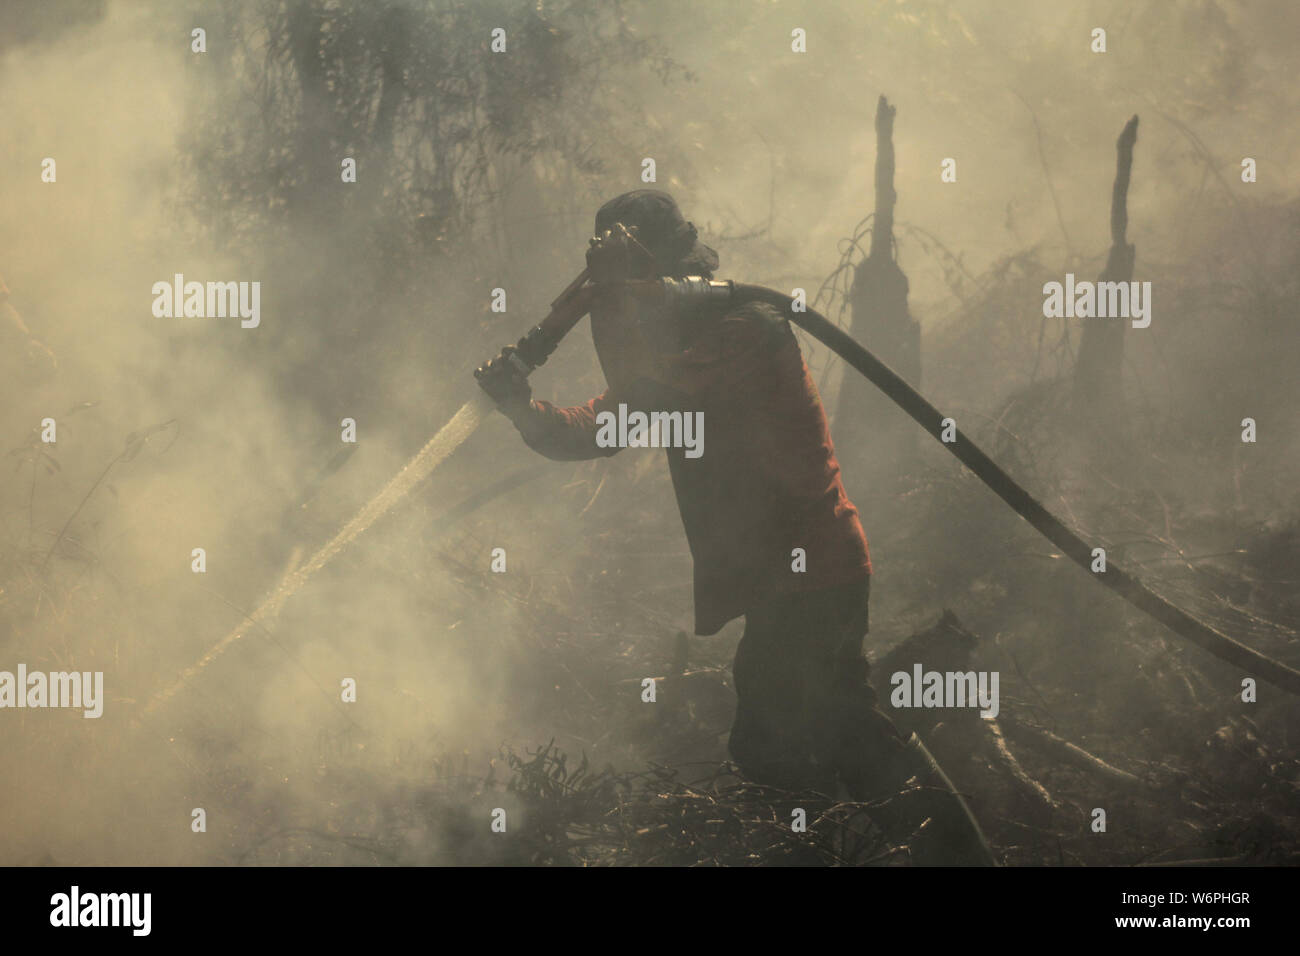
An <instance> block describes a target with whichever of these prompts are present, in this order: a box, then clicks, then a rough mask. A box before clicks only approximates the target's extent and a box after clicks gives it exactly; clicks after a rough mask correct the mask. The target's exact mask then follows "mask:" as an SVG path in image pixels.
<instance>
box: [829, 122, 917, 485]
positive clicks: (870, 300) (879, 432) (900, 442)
mask: <svg viewBox="0 0 1300 956" xmlns="http://www.w3.org/2000/svg"><path fill="white" fill-rule="evenodd" d="M894 113H895V107H893V106H890V105H889V102H888V101H887V100H886V99H885V98H884V97H883V96H882V97H880V101H879V102H878V103H877V105H876V212H875V219H874V221H873V223H872V229H871V251H870V254H869V255H868V256H867V258H866V259H864V260H863V261H862V262H860V263H859V264H858V266H857V268H856V269H855V270H854V275H853V290H852V292H851V293H850V296H849V302H850V305H851V308H852V315H853V318H852V325H851V333H852V335H853V337H854V338H855V339H857V340H858V341H859V342H862V343H863V344H864V345H866V347H867V348H868V349H870V350H871V351H872V352H873V353H875V355H876V356H878V357H879V358H880V359H881V360H882V361H883V362H884V363H885V364H886V365H888V366H890V367H891V368H892V369H893V370H894V371H896V372H897V373H898V374H899V375H901V376H902V377H903V378H905V379H907V381H908V382H909V383H911V384H912V385H913V386H916V387H918V388H919V387H920V385H921V327H920V325H919V324H917V323H916V322H915V321H914V320H913V319H912V317H911V315H910V314H909V313H908V309H907V293H908V283H907V276H906V275H904V274H903V270H902V269H900V268H899V267H898V263H897V262H896V261H895V259H894V203H895V201H896V200H897V198H898V195H897V193H895V192H894V140H893V136H894ZM835 430H836V444H837V447H839V448H841V449H842V451H841V457H848V458H849V459H850V461H853V462H855V464H856V465H857V467H861V468H865V470H866V471H867V472H868V474H869V475H871V476H873V477H874V478H876V479H878V478H880V477H883V476H886V475H891V474H898V472H899V471H900V466H901V468H906V466H907V463H908V461H909V459H910V458H911V455H912V453H914V452H915V450H916V446H917V437H916V428H915V426H914V425H913V424H912V422H911V421H909V420H908V418H907V416H906V415H905V414H903V413H902V412H901V411H899V409H898V408H897V407H896V406H895V405H894V404H893V403H892V402H891V401H890V400H889V399H888V398H886V397H885V396H884V395H882V394H880V392H879V391H878V390H877V389H876V388H874V387H873V386H872V385H871V384H870V383H869V382H867V381H865V380H863V379H862V378H861V377H860V376H857V375H854V374H852V372H846V373H845V376H844V384H843V385H842V386H841V389H840V399H839V409H838V414H836V416H835ZM856 471H857V468H854V469H852V470H851V471H850V476H852V474H853V473H854V472H856Z"/></svg>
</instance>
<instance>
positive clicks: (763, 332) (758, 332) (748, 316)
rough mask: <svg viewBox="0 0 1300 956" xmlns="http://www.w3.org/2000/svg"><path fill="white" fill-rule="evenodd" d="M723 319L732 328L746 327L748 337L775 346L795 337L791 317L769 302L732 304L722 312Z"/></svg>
mask: <svg viewBox="0 0 1300 956" xmlns="http://www.w3.org/2000/svg"><path fill="white" fill-rule="evenodd" d="M721 321H722V323H723V324H724V325H727V326H730V327H732V328H736V329H744V330H745V332H746V333H747V337H753V338H756V339H759V340H761V341H763V342H765V343H769V344H771V345H774V346H775V345H780V344H782V343H784V342H785V341H786V340H787V339H790V338H793V332H792V331H791V330H790V321H789V319H788V318H787V317H786V316H785V315H783V314H782V313H781V311H780V310H779V309H777V308H776V307H775V306H773V305H770V304H769V303H767V302H742V303H739V304H737V305H734V306H731V307H729V308H728V309H727V310H726V311H725V312H724V313H722V316H721Z"/></svg>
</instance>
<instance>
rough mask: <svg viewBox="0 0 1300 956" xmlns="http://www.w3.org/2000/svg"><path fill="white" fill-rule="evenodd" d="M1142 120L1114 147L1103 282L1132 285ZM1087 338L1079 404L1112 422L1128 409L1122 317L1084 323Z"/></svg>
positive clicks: (1078, 370) (1077, 383)
mask: <svg viewBox="0 0 1300 956" xmlns="http://www.w3.org/2000/svg"><path fill="white" fill-rule="evenodd" d="M1137 127H1138V118H1137V117H1136V116H1134V117H1133V118H1132V119H1131V120H1129V121H1128V123H1127V124H1126V125H1125V126H1124V131H1123V132H1122V133H1120V134H1119V140H1118V141H1117V142H1116V144H1115V148H1116V152H1117V154H1118V155H1117V158H1116V163H1115V186H1114V189H1113V190H1112V191H1111V199H1110V242H1111V245H1110V255H1109V256H1108V257H1107V259H1106V268H1105V269H1104V270H1102V274H1101V278H1100V279H1099V280H1098V284H1099V285H1100V283H1102V282H1130V281H1132V279H1133V261H1134V256H1135V255H1136V252H1137V250H1136V248H1135V247H1134V246H1132V245H1130V244H1129V242H1128V240H1127V232H1128V185H1129V176H1130V174H1131V173H1132V170H1133V145H1134V144H1135V143H1136V142H1137ZM1082 321H1083V337H1082V340H1081V341H1080V343H1079V358H1078V361H1077V362H1076V363H1075V367H1074V387H1075V401H1076V405H1077V406H1078V407H1079V408H1080V409H1088V410H1090V412H1091V415H1090V416H1089V417H1093V418H1095V419H1096V420H1099V421H1105V422H1110V421H1112V420H1113V419H1114V417H1115V415H1116V414H1117V413H1118V412H1120V411H1122V409H1123V404H1124V403H1123V391H1122V381H1121V371H1122V365H1123V360H1124V327H1125V326H1126V325H1127V324H1128V323H1127V321H1125V320H1123V319H1122V318H1114V317H1108V318H1103V317H1094V318H1088V319H1083V320H1082Z"/></svg>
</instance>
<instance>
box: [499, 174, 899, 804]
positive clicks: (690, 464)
mask: <svg viewBox="0 0 1300 956" xmlns="http://www.w3.org/2000/svg"><path fill="white" fill-rule="evenodd" d="M624 230H625V231H626V235H628V236H630V237H632V238H633V239H634V240H635V241H634V242H633V243H631V244H630V248H631V249H632V250H634V251H636V252H639V253H641V255H640V257H639V259H636V258H634V257H633V256H632V254H631V253H630V252H629V244H622V245H618V244H616V243H615V242H614V240H615V238H616V237H617V236H618V235H619V234H620V233H622V232H623V231H624ZM595 232H596V237H595V238H594V239H593V240H592V247H591V249H590V250H589V252H588V272H589V273H590V275H591V278H592V279H593V280H594V281H595V286H596V288H597V289H598V290H600V289H601V284H602V282H603V281H607V282H609V283H610V285H608V286H607V287H606V289H605V293H606V294H601V293H600V292H598V293H597V295H596V296H595V298H594V302H593V305H592V309H591V332H592V338H593V340H594V343H595V346H596V353H597V355H598V357H599V359H600V363H601V367H602V370H603V371H604V374H605V379H606V382H607V384H608V388H607V389H606V390H605V391H604V392H603V393H602V394H601V395H599V396H597V397H596V398H593V399H591V400H590V401H588V402H587V403H586V404H584V405H579V406H575V407H572V408H557V407H555V406H554V405H552V404H551V403H550V402H546V401H535V400H532V398H531V390H530V388H529V385H528V380H527V378H526V375H525V371H524V370H523V369H521V368H520V367H519V365H518V363H516V362H514V361H512V353H513V349H511V348H507V349H506V350H504V351H503V354H502V356H501V357H499V358H497V359H494V360H493V361H491V362H489V363H487V364H486V365H484V366H483V367H481V368H480V369H479V370H478V371H477V373H476V374H477V375H478V377H479V382H480V384H481V385H482V386H483V388H484V389H485V390H486V391H487V392H488V393H489V394H490V395H492V396H493V398H494V399H495V400H496V401H497V403H498V408H499V410H500V411H501V412H503V413H504V414H505V415H506V416H507V417H508V418H509V419H510V420H511V421H512V422H513V423H514V425H515V427H516V428H517V429H518V430H519V432H520V434H521V436H522V437H523V440H524V441H525V442H526V443H527V444H528V445H529V447H531V448H533V449H534V450H535V451H537V452H539V453H540V454H542V455H545V456H546V457H548V458H552V459H556V460H578V459H587V458H597V457H601V456H606V455H613V454H616V453H617V452H619V451H620V450H621V448H623V447H657V446H658V445H660V444H662V446H663V447H665V448H666V449H667V451H666V454H667V458H668V468H669V472H670V473H671V476H672V481H673V487H674V489H675V491H676V495H677V503H678V507H679V510H680V512H681V518H682V524H683V526H684V528H685V531H686V537H687V541H688V542H689V544H690V549H691V554H692V556H693V558H694V565H695V571H694V576H695V581H694V584H695V632H696V633H697V634H700V635H711V634H716V633H717V632H718V631H719V630H720V629H721V628H722V626H723V625H724V624H726V623H727V622H728V621H731V620H733V619H734V618H736V617H740V616H742V615H743V616H744V618H745V631H744V636H743V637H742V638H741V641H740V645H739V647H738V648H737V651H736V660H735V665H734V674H735V688H736V694H737V707H736V717H735V723H734V725H733V727H732V731H731V738H730V750H731V753H732V756H733V757H734V758H735V760H736V762H737V763H738V764H739V765H740V767H741V768H742V770H743V771H744V772H745V774H746V775H747V776H750V777H751V778H752V779H754V780H756V781H759V782H763V783H770V784H773V785H778V786H784V787H792V788H794V787H823V788H824V787H831V786H833V785H834V783H835V781H836V779H837V778H838V779H839V780H840V781H842V782H843V783H844V784H845V785H847V786H848V788H849V790H850V792H851V793H853V794H854V795H855V796H865V795H867V794H868V793H871V792H873V791H876V790H878V789H879V787H880V786H881V785H882V784H893V783H894V782H895V780H893V779H888V778H890V777H893V776H895V765H896V764H898V763H899V760H900V755H901V753H902V751H903V750H904V745H903V742H902V740H901V738H900V737H899V735H898V733H897V731H896V730H895V729H894V727H893V724H892V723H891V722H890V720H889V719H888V718H887V717H886V716H885V715H884V714H883V713H882V712H881V711H880V710H879V709H877V706H876V696H875V692H874V691H873V690H872V688H871V686H870V684H868V682H867V664H866V661H865V659H864V658H863V656H862V641H863V636H864V635H865V633H866V631H867V602H868V594H869V590H870V582H871V562H870V558H869V556H868V550H867V539H866V536H865V535H864V534H863V530H862V525H861V523H860V521H859V517H858V511H857V509H856V508H855V507H854V506H853V504H852V502H850V501H849V499H848V497H847V495H846V494H845V491H844V486H843V484H842V482H841V480H840V469H839V464H838V463H837V461H836V458H835V450H834V446H833V444H832V441H831V436H830V430H829V428H828V426H827V421H826V413H825V411H824V409H823V407H822V402H821V398H820V396H819V395H818V393H817V388H816V386H815V384H814V383H813V381H812V378H811V376H810V375H809V372H808V367H807V365H806V363H805V362H804V360H803V357H802V354H801V352H800V349H799V344H798V342H797V340H796V339H795V337H794V333H793V332H792V330H791V328H790V325H789V323H788V321H786V319H785V318H783V317H782V316H781V314H780V313H779V312H778V311H777V310H776V309H775V308H773V307H772V306H770V305H767V304H764V303H746V304H741V305H736V306H725V305H724V306H723V307H722V308H709V307H708V306H707V305H696V306H694V307H689V308H685V309H672V308H670V307H666V306H665V305H664V304H662V303H654V304H647V303H645V302H643V301H639V300H637V299H634V298H632V297H630V296H627V295H622V294H620V293H619V291H618V288H617V287H618V282H619V281H620V280H631V281H633V282H635V281H637V280H653V279H658V278H663V277H670V278H683V277H688V276H692V277H700V278H703V279H708V278H711V277H712V275H713V273H714V271H715V270H716V269H717V268H718V256H717V254H716V253H715V252H714V251H713V250H712V249H710V248H709V247H708V246H706V245H705V244H704V243H702V242H700V240H699V239H698V237H697V234H696V230H695V227H694V226H693V225H692V224H691V223H689V222H687V221H686V220H685V218H684V217H683V216H682V213H681V212H680V211H679V209H678V207H677V204H676V203H675V202H674V201H673V199H672V197H670V196H668V195H667V194H665V193H662V192H658V191H655V190H638V191H636V192H631V193H627V194H625V195H622V196H619V197H618V198H616V199H613V200H611V201H610V202H608V203H606V204H605V205H604V206H603V207H602V208H601V209H600V211H599V212H598V213H597V215H596V228H595ZM629 409H632V410H634V411H632V412H629V411H628V410H629ZM636 414H640V415H641V416H642V418H643V419H644V421H645V428H644V429H638V428H637V427H636V425H637V424H639V423H634V424H632V425H630V426H627V427H622V428H619V429H618V432H619V434H620V435H624V434H625V435H626V436H627V438H626V440H625V441H621V442H619V441H610V440H609V437H610V433H612V432H614V431H615V429H613V428H611V427H608V426H609V425H610V424H611V423H612V421H613V420H615V419H618V420H619V421H620V422H631V420H632V416H633V415H636ZM656 416H664V417H665V418H667V417H669V416H673V418H671V419H670V420H672V421H678V420H686V421H690V420H691V419H692V418H694V419H695V420H696V421H698V422H699V423H701V425H702V426H703V429H707V435H708V442H707V446H704V447H705V448H706V449H707V450H705V451H703V452H702V453H695V454H693V453H692V452H691V450H689V449H687V448H684V447H681V445H680V444H679V445H677V446H674V445H673V444H672V443H670V442H668V441H663V442H658V441H656V440H655V436H653V435H651V434H649V432H650V431H651V429H650V427H649V426H650V423H651V422H652V421H653V419H654V418H655V417H656ZM696 451H697V452H699V451H700V450H699V449H697V450H696Z"/></svg>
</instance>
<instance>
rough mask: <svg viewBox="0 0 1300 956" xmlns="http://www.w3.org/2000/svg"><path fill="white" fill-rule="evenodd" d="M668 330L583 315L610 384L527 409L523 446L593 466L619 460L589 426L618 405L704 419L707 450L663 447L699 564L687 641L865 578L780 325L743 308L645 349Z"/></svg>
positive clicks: (853, 526)
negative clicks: (760, 606)
mask: <svg viewBox="0 0 1300 956" xmlns="http://www.w3.org/2000/svg"><path fill="white" fill-rule="evenodd" d="M655 323H658V324H655ZM671 328H672V326H670V325H669V323H667V322H666V321H665V320H663V319H662V318H659V317H650V318H648V319H647V320H646V322H645V323H644V324H642V323H639V322H638V321H637V314H636V312H635V310H632V311H631V312H618V311H605V312H598V311H593V313H592V319H591V332H592V339H593V341H594V342H595V345H596V353H597V355H598V356H599V358H600V363H601V368H602V369H603V371H604V373H605V380H606V382H607V384H608V386H609V387H608V388H606V390H605V392H604V393H603V394H601V395H599V396H598V397H596V398H593V399H592V400H591V401H589V402H587V403H586V404H585V405H579V406H576V407H573V408H557V407H556V406H554V405H552V404H551V403H550V402H545V401H534V402H533V403H532V414H531V416H528V417H522V418H520V419H518V420H517V421H516V425H518V426H519V429H520V432H521V434H522V435H523V437H524V441H525V442H527V443H528V445H529V446H530V447H531V448H533V449H534V450H536V451H538V452H540V453H541V454H543V455H545V456H547V457H548V458H553V459H557V460H577V459H585V458H597V457H600V456H604V455H612V454H614V453H616V452H617V451H619V450H620V449H619V448H618V447H612V448H602V447H600V446H598V445H597V444H596V434H597V430H598V424H597V420H596V416H597V415H599V414H600V413H601V412H606V411H608V412H612V413H613V414H614V416H615V418H616V419H617V416H618V412H619V404H620V403H623V404H626V406H627V411H628V412H629V413H631V412H633V411H642V412H646V413H649V412H652V411H673V410H680V411H682V412H683V413H684V414H690V413H693V412H703V415H704V418H703V433H702V434H703V443H702V446H701V447H702V449H703V453H702V454H701V455H700V456H699V457H696V458H688V457H686V449H684V448H669V449H668V450H667V455H668V466H669V470H670V472H671V474H672V479H673V488H674V490H675V491H676V493H677V504H678V508H679V509H680V511H681V516H682V524H683V526H684V527H685V530H686V539H687V542H688V543H689V545H690V549H691V555H692V557H693V558H694V562H695V633H696V634H715V633H717V632H718V630H720V629H721V628H722V626H723V625H724V624H726V623H727V622H728V621H730V620H731V619H733V618H735V617H738V616H740V615H741V614H744V613H746V611H747V610H749V609H750V608H752V607H753V606H754V605H755V604H757V603H758V602H760V601H762V600H764V599H769V598H771V597H772V596H774V595H779V594H788V593H792V592H796V591H810V590H817V589H821V588H826V587H832V586H835V585H840V584H848V583H850V582H852V581H855V580H859V579H861V578H863V577H865V576H867V575H869V574H870V573H871V559H870V557H869V555H868V551H867V539H866V535H865V534H863V531H862V524H861V522H860V521H859V519H858V510H857V508H855V507H854V506H853V504H852V502H850V501H849V499H848V496H847V495H846V494H845V492H844V485H843V482H841V480H840V468H839V463H838V462H837V461H836V460H835V449H834V446H833V445H832V443H831V436H830V430H829V427H828V426H827V422H826V413H825V411H824V409H823V408H822V403H821V397H820V396H819V395H818V393H817V386H816V385H815V384H814V383H813V380H812V376H811V375H810V374H809V372H808V366H807V364H806V363H805V362H804V360H803V355H802V353H801V352H800V350H799V343H798V341H797V340H796V339H795V337H794V333H793V332H792V331H791V329H790V325H789V323H788V322H787V321H786V320H785V319H783V318H782V317H781V316H780V315H779V314H778V313H777V312H776V311H775V310H774V309H772V308H770V307H768V306H763V305H757V304H754V305H746V306H740V307H736V308H733V309H732V310H730V311H728V312H727V313H726V314H724V315H720V316H719V315H716V314H715V315H713V316H701V317H687V318H686V319H684V320H682V323H681V329H682V330H683V331H682V335H681V338H675V339H674V340H673V342H672V344H671V345H663V344H657V345H652V343H651V339H652V338H654V337H655V336H656V334H660V333H663V332H664V331H665V330H666V329H671ZM668 334H675V333H672V332H669V333H668ZM683 346H684V347H683ZM796 548H802V549H803V552H804V564H805V567H806V570H805V571H802V572H800V571H795V570H794V567H796V566H797V565H796V556H795V554H794V553H793V552H794V549H796Z"/></svg>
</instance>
